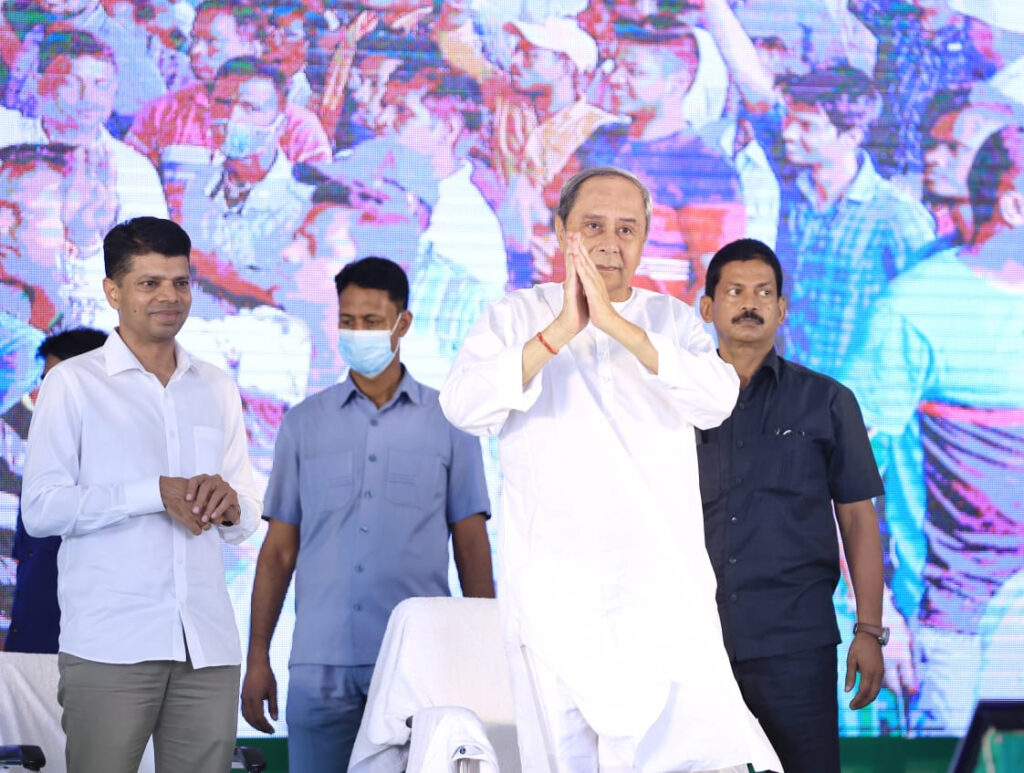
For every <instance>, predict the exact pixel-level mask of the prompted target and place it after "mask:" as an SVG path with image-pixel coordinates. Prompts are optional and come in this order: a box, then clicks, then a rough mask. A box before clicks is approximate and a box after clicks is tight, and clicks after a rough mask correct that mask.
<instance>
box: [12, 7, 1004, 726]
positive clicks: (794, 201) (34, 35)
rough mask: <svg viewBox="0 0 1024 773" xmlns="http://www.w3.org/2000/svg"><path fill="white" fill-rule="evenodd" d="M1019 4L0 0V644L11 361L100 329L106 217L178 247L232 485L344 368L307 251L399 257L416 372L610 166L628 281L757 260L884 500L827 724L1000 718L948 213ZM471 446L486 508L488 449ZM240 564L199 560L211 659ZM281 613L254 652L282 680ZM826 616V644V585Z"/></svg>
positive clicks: (986, 478) (992, 447) (685, 295)
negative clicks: (983, 710)
mask: <svg viewBox="0 0 1024 773" xmlns="http://www.w3.org/2000/svg"><path fill="white" fill-rule="evenodd" d="M1017 9H1018V4H1016V3H1008V2H1003V3H1000V2H996V0H979V1H978V2H971V3H967V2H959V3H958V2H957V1H956V0H927V1H926V0H913V2H897V1H896V0H892V1H890V0H849V2H848V3H847V1H846V0H807V1H806V2H803V1H801V0H747V1H746V2H739V3H736V2H735V1H734V0H682V1H680V0H674V1H673V0H661V1H659V2H654V1H653V0H650V1H644V0H639V1H637V0H628V1H626V0H621V1H620V0H591V1H590V2H589V3H588V2H586V0H508V2H505V1H504V0H503V1H501V2H499V1H498V0H433V2H431V1H430V0H374V1H373V2H366V3H362V4H360V3H356V2H350V1H348V0H306V1H305V2H302V0H290V1H287V2H286V1H280V2H261V3H255V2H253V3H244V2H230V1H229V0H207V2H204V3H201V4H199V5H193V4H191V3H190V2H189V1H188V0H181V1H180V2H177V3H175V2H170V0H102V2H101V0H6V1H5V2H3V4H2V11H3V12H2V14H0V53H2V59H0V103H2V105H3V106H2V107H0V145H3V146H5V149H3V150H0V223H2V230H0V261H2V262H0V355H2V358H3V370H2V376H0V384H2V387H0V400H2V405H0V413H2V419H3V420H2V422H0V488H2V494H0V497H2V499H0V554H2V555H3V558H0V562H2V563H0V594H2V595H0V599H2V605H0V630H2V629H3V628H6V627H7V625H8V624H9V618H8V616H7V613H8V611H9V604H10V597H11V594H12V588H13V581H14V569H15V564H14V561H13V560H11V559H8V558H7V557H6V556H7V554H8V553H9V548H10V543H11V539H12V530H13V529H14V525H15V518H16V512H17V498H18V493H19V488H20V474H21V470H22V465H23V461H24V452H25V436H26V432H27V427H28V421H29V419H30V417H31V410H32V404H33V403H32V400H33V394H34V390H35V389H36V388H37V386H38V382H39V379H40V374H41V371H42V362H41V361H40V360H39V359H38V358H37V357H36V354H35V352H36V348H37V347H38V345H39V344H40V342H41V341H42V340H43V339H44V337H45V336H46V335H48V334H49V333H52V332H56V331H58V330H64V329H68V328H71V327H76V326H82V325H88V326H93V327H98V328H102V329H105V330H109V329H111V328H112V326H113V325H114V323H115V321H116V317H115V316H114V314H113V313H112V311H111V310H110V308H109V307H108V306H107V303H106V301H105V299H104V297H103V294H102V288H101V280H102V276H103V265H102V255H101V244H100V243H101V238H102V235H103V233H104V232H105V231H106V230H107V229H108V228H109V227H110V226H111V225H112V224H114V223H115V222H118V221H121V220H124V219H126V218H129V217H134V216H137V215H144V214H148V215H163V216H166V215H169V216H170V217H173V218H174V219H175V220H177V221H178V222H180V223H181V224H182V225H183V226H184V227H185V228H186V229H187V230H188V232H189V233H190V235H191V236H192V239H193V241H194V252H193V254H192V267H193V273H194V285H193V297H194V302H193V307H192V313H191V318H190V320H189V322H188V323H187V324H186V326H185V328H184V330H183V332H182V334H181V336H180V340H181V341H182V343H183V344H184V345H185V346H186V347H187V348H188V349H190V350H191V351H192V352H193V353H195V354H197V355H199V356H201V357H203V358H205V359H208V360H209V361H211V362H213V363H215V364H217V365H218V366H219V367H221V368H223V369H224V370H226V371H227V372H229V373H231V374H232V375H233V376H234V378H235V379H236V381H237V383H238V387H239V389H240V391H241V394H242V397H243V400H244V406H245V416H246V422H247V429H248V434H249V441H250V451H251V456H252V459H253V462H254V464H255V466H256V468H257V470H258V471H259V473H260V475H262V476H263V478H264V480H265V478H266V476H267V475H268V474H269V471H270V465H271V460H272V453H273V445H274V439H275V435H276V431H277V428H278V426H279V424H280V421H281V416H282V414H283V413H284V411H286V410H287V409H288V408H289V406H292V405H295V404H296V403H297V402H299V401H300V400H302V399H303V398H304V397H306V396H307V395H310V394H312V393H314V392H316V391H318V390H321V389H323V388H324V387H326V386H328V385H330V384H332V383H334V382H336V381H337V380H338V378H339V376H340V375H341V374H342V373H343V372H344V363H343V362H342V361H341V359H340V357H339V356H338V354H337V350H336V345H335V344H336V342H335V327H336V314H337V311H336V299H335V296H334V292H333V284H332V277H333V276H334V274H335V273H336V272H337V271H338V270H339V269H340V267H341V266H343V265H344V264H345V263H346V262H348V261H350V260H352V259H354V258H357V257H361V256H365V255H384V256H388V257H390V258H392V259H394V260H396V261H398V262H400V263H401V264H402V265H403V266H404V267H405V268H406V270H407V271H408V273H409V276H410V280H411V285H412V299H411V308H412V311H413V313H414V315H415V323H414V326H413V329H412V331H411V332H410V334H409V335H408V336H407V337H406V338H405V339H404V340H403V343H402V359H403V361H404V362H405V363H406V364H407V366H408V367H409V368H410V370H411V371H412V373H413V374H414V375H415V376H416V377H417V378H418V379H420V380H421V381H424V382H426V383H428V384H431V385H433V386H439V385H440V383H441V382H442V380H443V379H444V376H445V374H446V372H447V370H448V368H449V367H450V365H451V363H452V361H453V359H454V357H455V354H456V352H457V351H458V349H459V345H460V342H461V341H462V339H463V337H464V336H465V334H466V331H467V329H468V327H469V326H470V325H471V324H472V323H473V321H474V320H475V319H476V317H477V316H478V315H479V313H480V312H481V310H482V309H483V307H484V306H485V305H486V304H487V303H488V302H489V301H490V300H492V299H494V298H496V297H498V296H499V295H501V294H502V293H503V292H505V291H506V290H507V289H512V288H517V287H524V286H529V285H531V284H533V283H536V282H543V281H557V280H559V279H560V278H561V276H562V271H563V265H562V258H561V255H560V254H559V251H558V245H557V242H556V240H555V239H554V236H553V228H552V214H553V210H554V207H555V205H556V203H557V194H558V190H559V187H560V185H561V184H562V182H564V180H565V179H567V178H568V177H569V176H570V175H571V174H572V173H573V172H575V171H577V170H579V169H581V168H584V167H587V166H592V165H599V164H614V165H618V166H624V167H626V168H628V169H630V170H632V171H633V172H635V173H636V174H637V175H639V176H640V177H641V178H642V179H643V180H644V181H645V182H646V183H647V184H648V185H649V186H650V188H651V190H652V192H653V195H654V211H653V218H652V222H651V227H650V235H649V241H648V245H647V248H646V251H645V254H644V259H643V261H642V263H641V265H640V268H639V271H638V273H637V276H636V280H635V284H636V285H637V286H641V287H646V288H651V289H654V290H658V291H660V292H665V293H671V294H673V295H676V296H678V297H679V298H681V299H683V300H684V301H685V302H687V303H691V304H692V303H695V302H696V299H697V298H698V296H699V294H700V293H701V290H702V286H703V279H704V272H705V266H706V263H707V261H708V259H709V258H710V255H711V254H712V253H713V252H714V251H715V249H717V247H719V246H720V245H721V244H723V243H725V242H726V241H729V240H732V239H734V238H738V237H741V236H744V235H746V236H753V237H756V238H758V239H761V240H763V241H766V242H768V243H769V244H770V245H772V246H774V247H775V248H776V249H777V251H778V253H779V255H780V258H781V259H782V262H783V265H784V267H785V269H786V272H787V276H786V288H785V292H786V295H787V296H788V297H789V300H790V307H789V319H788V322H787V325H786V326H785V329H784V334H783V341H782V344H783V345H784V348H785V353H786V355H787V356H789V357H791V358H793V359H795V360H797V361H799V362H802V363H804V364H806V365H808V366H810V367H813V368H815V369H818V370H821V371H823V372H825V373H827V374H829V375H831V376H834V377H836V378H839V379H841V380H842V381H844V382H845V383H847V384H848V385H849V386H850V387H851V388H853V389H854V391H855V393H856V394H857V396H858V398H859V400H860V402H861V407H862V410H863V412H864V415H865V418H866V421H867V423H868V425H869V427H870V430H871V432H872V442H873V445H874V448H875V451H876V454H877V458H878V462H879V465H880V467H881V468H882V469H883V472H884V474H885V480H886V488H887V497H886V501H885V502H884V503H882V502H880V503H879V505H880V508H879V509H880V510H882V511H883V512H884V522H883V527H884V528H883V532H884V540H885V551H886V561H887V566H886V580H887V592H886V599H887V613H886V614H887V618H888V620H889V622H891V623H892V624H893V628H894V635H893V642H892V643H891V644H890V645H889V647H888V648H887V650H886V653H887V658H888V660H889V679H888V681H887V687H886V689H885V690H883V693H882V694H881V696H880V698H879V700H878V701H877V702H876V703H875V704H874V705H873V706H872V707H871V708H869V709H867V710H864V711H861V712H851V711H849V710H847V709H845V708H844V709H843V713H842V725H843V732H844V733H846V734H848V735H874V734H918V735H927V734H947V733H956V732H959V731H961V730H962V729H964V727H965V726H966V723H967V719H968V717H969V714H970V710H971V707H972V705H973V701H974V699H975V697H976V696H978V695H987V696H993V697H1020V694H1019V693H1020V692H1022V691H1024V676H1022V675H1024V663H1022V662H1021V655H1020V648H1019V646H1018V647H1016V648H1015V647H1013V646H1012V643H1013V641H1014V636H1020V635H1021V634H1024V622H1022V619H1024V616H1022V613H1021V611H1020V610H1021V609H1022V607H1024V601H1022V599H1024V574H1022V573H1021V569H1022V568H1024V533H1022V531H1024V526H1022V523H1024V506H1022V497H1024V493H1022V492H1024V406H1022V395H1024V368H1021V366H1020V364H1019V360H1020V354H1019V353H1020V350H1021V346H1022V345H1024V339H1022V337H1021V335H1022V332H1024V271H1022V270H1021V263H1020V262H1021V260H1022V259H1021V249H1020V246H1021V243H1022V242H1021V240H1020V239H1021V236H1020V233H1021V232H1017V233H1016V234H1015V237H1016V239H1014V238H1010V237H1007V236H1006V235H1005V234H1003V235H1000V236H994V237H993V238H992V239H988V237H987V231H986V230H985V229H984V228H978V227H977V226H978V225H979V222H980V221H982V220H984V219H986V218H988V217H989V216H994V215H993V207H992V206H991V205H989V206H988V208H987V209H985V208H982V209H979V210H978V211H974V210H972V208H971V207H970V205H969V199H970V197H971V196H972V195H973V196H975V198H976V199H977V200H979V201H980V200H990V199H992V197H993V196H994V195H995V194H996V193H997V192H999V191H1003V192H1005V191H1006V190H1012V189H1014V186H1016V189H1017V190H1020V189H1021V182H1020V179H1019V175H1018V176H1017V178H1016V182H1015V178H1014V174H1012V173H1010V174H1008V175H1003V174H1002V171H1003V170H1002V168H1001V167H998V165H996V166H992V164H991V163H990V164H989V166H988V167H986V168H985V169H983V170H981V171H980V172H976V173H975V174H974V175H973V176H972V175H970V174H969V171H970V169H971V167H972V163H973V162H974V161H975V160H976V158H975V157H976V154H977V153H978V149H979V147H981V146H982V144H983V142H984V141H985V140H986V139H987V138H988V137H989V135H991V134H992V133H993V132H996V131H999V130H1001V129H1002V128H1003V127H1005V126H1007V125H1008V124H1012V123H1015V122H1016V123H1019V122H1020V120H1021V115H1022V111H1024V108H1022V107H1021V104H1020V103H1021V101H1022V100H1024V86H1022V84H1024V77H1022V75H1021V71H1022V66H1024V58H1022V57H1024V19H1022V18H1021V15H1022V14H1021V11H1020V10H1017ZM958 10H959V11H963V12H964V13H959V12H958ZM1018 152H1019V151H1018ZM988 159H989V161H990V162H991V161H992V154H988ZM1018 171H1019V167H1018ZM1011 172H1012V169H1011ZM997 209H998V207H997ZM1004 214H1005V213H1004ZM972 221H974V222H972ZM982 225H983V223H982ZM1012 236H1014V234H1012V233H1011V237H1012ZM972 238H973V239H974V241H975V244H974V245H972V246H971V247H970V248H969V249H967V248H964V242H965V240H970V239H972ZM978 255H982V256H985V260H983V261H980V262H979V260H977V259H975V258H977V256H978ZM971 256H974V258H972V257H971ZM979 266H980V267H979ZM985 266H988V267H989V269H991V270H985ZM680 442H692V440H691V439H690V438H680ZM485 458H486V460H487V464H488V471H489V474H490V477H491V489H492V497H493V500H494V502H497V492H498V488H499V485H500V481H499V479H498V476H497V460H496V456H495V454H494V451H493V448H492V447H490V446H485ZM499 519H500V513H496V518H495V519H493V520H492V526H493V525H494V524H495V523H496V522H497V521H498V520H499ZM258 549H259V538H258V537H257V538H254V539H252V540H250V542H249V543H248V544H246V545H244V546H242V547H240V548H225V567H226V571H227V575H228V584H229V589H230V592H231V594H232V597H233V599H234V602H235V606H236V610H237V615H238V620H239V625H240V628H241V631H242V635H243V638H244V637H245V634H246V617H247V611H248V596H249V592H250V589H251V585H252V576H253V570H254V562H255V558H256V554H257V551H258ZM496 560H497V562H499V563H500V560H501V556H500V555H499V556H497V557H496ZM290 604H291V602H290V599H289V602H288V603H287V605H286V607H287V608H286V611H285V612H284V614H283V615H282V621H281V624H280V625H279V628H278V633H277V636H276V639H275V643H274V663H275V671H276V672H277V675H278V678H279V680H280V687H281V692H282V694H283V692H284V687H285V683H286V680H287V669H286V665H285V664H286V662H287V653H288V649H289V645H290V635H291V628H292V619H293V614H292V612H291V611H290ZM836 610H837V614H838V617H839V621H840V629H841V630H842V631H843V632H844V635H846V636H847V637H849V631H850V629H851V627H852V624H853V622H854V619H855V616H854V611H853V606H852V594H851V591H850V590H849V587H848V585H847V584H846V583H845V582H841V583H840V586H839V589H838V590H837V593H836ZM847 642H848V638H847ZM840 652H841V658H842V657H843V656H844V655H845V646H844V647H842V648H841V649H840ZM841 663H842V660H841ZM840 670H841V673H842V671H843V668H841V669H840ZM279 727H280V729H281V730H282V731H283V729H284V725H283V723H280V724H279ZM243 728H244V726H243Z"/></svg>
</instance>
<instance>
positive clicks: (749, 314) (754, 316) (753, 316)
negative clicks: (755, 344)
mask: <svg viewBox="0 0 1024 773" xmlns="http://www.w3.org/2000/svg"><path fill="white" fill-rule="evenodd" d="M745 319H750V320H753V321H754V322H756V323H757V324H759V325H763V324H764V317H762V316H761V315H760V314H758V313H757V312H756V311H753V310H748V311H745V312H743V313H742V314H739V315H738V316H735V317H733V318H732V322H733V324H736V323H737V322H742V321H743V320H745Z"/></svg>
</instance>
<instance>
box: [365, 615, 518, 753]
mask: <svg viewBox="0 0 1024 773" xmlns="http://www.w3.org/2000/svg"><path fill="white" fill-rule="evenodd" d="M432 706H463V707H466V708H468V709H471V710H472V711H473V712H474V713H475V714H476V715H477V717H479V719H480V721H481V722H482V723H483V724H484V725H485V726H486V727H488V729H489V732H490V728H492V727H504V728H514V726H515V713H514V709H513V705H512V689H511V685H510V681H509V675H508V664H507V661H506V657H505V650H504V646H503V644H502V639H501V626H500V622H499V619H498V602H497V601H495V600H493V599H467V598H411V599H406V600H405V601H403V602H402V603H401V604H399V605H398V606H397V607H395V610H394V611H393V612H392V613H391V618H390V620H389V621H388V627H387V631H386V632H385V634H384V641H383V643H382V644H381V649H380V654H379V655H378V657H377V665H376V667H375V669H374V673H373V679H372V681H371V683H370V694H369V697H368V698H367V705H366V712H365V713H364V715H363V722H362V725H361V726H360V728H359V734H358V736H357V738H356V746H355V750H354V751H353V754H352V765H351V767H350V768H349V769H350V770H352V771H359V770H374V771H376V770H388V769H390V767H392V766H390V765H388V764H385V763H384V762H383V761H384V760H386V759H392V760H394V764H393V767H394V768H395V769H396V770H401V769H402V768H401V767H400V765H401V764H402V762H404V760H405V751H407V747H406V746H405V745H406V744H408V742H409V737H410V731H409V727H408V726H407V724H406V720H407V719H408V718H409V717H411V716H413V715H414V714H415V713H416V712H417V711H418V710H419V709H421V708H425V707H432ZM497 746H498V744H496V747H497ZM403 748H404V749H405V751H403ZM389 750H390V751H389ZM370 760H374V762H373V764H368V763H369V761H370ZM502 769H503V770H504V769H505V768H504V766H503V767H502Z"/></svg>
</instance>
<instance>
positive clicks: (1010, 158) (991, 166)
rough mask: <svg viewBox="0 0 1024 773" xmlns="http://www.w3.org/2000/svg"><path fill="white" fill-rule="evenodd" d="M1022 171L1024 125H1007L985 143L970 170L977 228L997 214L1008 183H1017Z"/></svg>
mask: <svg viewBox="0 0 1024 773" xmlns="http://www.w3.org/2000/svg"><path fill="white" fill-rule="evenodd" d="M1021 174H1024V127H1021V126H1016V125H1015V126H1007V127H1005V128H1003V129H1000V130H999V131H997V132H994V133H993V134H992V136H991V137H989V138H988V139H987V140H985V142H983V143H982V145H981V147H980V148H978V154H977V155H976V156H975V157H974V163H973V164H971V171H970V172H968V173H967V190H968V191H969V192H970V195H971V210H972V213H973V214H974V224H975V226H976V227H977V226H979V225H982V224H984V223H987V222H989V221H990V220H991V219H992V218H993V217H995V214H996V210H997V209H998V207H999V197H1000V196H1001V195H1002V194H1003V193H1005V192H1006V185H1007V184H1010V185H1013V184H1014V181H1015V178H1016V177H1018V176H1020V175H1021Z"/></svg>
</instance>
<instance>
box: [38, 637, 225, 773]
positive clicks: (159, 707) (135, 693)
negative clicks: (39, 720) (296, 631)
mask: <svg viewBox="0 0 1024 773" xmlns="http://www.w3.org/2000/svg"><path fill="white" fill-rule="evenodd" d="M57 665H58V668H59V670H60V683H59V686H58V690H57V700H58V701H59V702H60V705H61V707H62V708H63V709H64V711H63V714H62V715H61V726H62V727H63V728H64V732H65V734H66V735H67V745H66V747H65V752H64V755H65V758H66V759H67V766H68V773H137V771H138V769H139V762H140V761H141V760H142V753H143V751H144V750H145V748H146V743H147V742H148V741H149V738H150V736H152V737H153V749H154V752H155V757H156V770H157V773H183V772H184V771H188V772H189V773H225V772H226V771H227V770H229V769H230V767H231V757H232V755H233V751H234V748H235V738H236V734H237V730H238V680H239V667H238V666H215V667H211V668H201V669H195V668H193V667H192V661H191V660H186V661H185V662H184V663H182V662H179V661H174V660H153V661H147V662H144V663H130V664H116V663H97V662H95V661H92V660H84V659H82V658H79V657H75V656H74V655H69V654H68V653H66V652H61V653H59V654H58V655H57Z"/></svg>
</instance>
